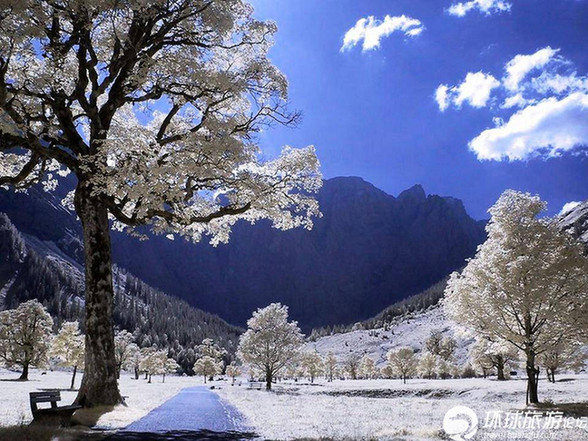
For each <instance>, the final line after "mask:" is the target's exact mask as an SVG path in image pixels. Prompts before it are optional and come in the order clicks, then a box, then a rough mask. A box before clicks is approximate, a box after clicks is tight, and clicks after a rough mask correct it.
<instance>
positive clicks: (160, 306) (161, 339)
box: [0, 213, 241, 371]
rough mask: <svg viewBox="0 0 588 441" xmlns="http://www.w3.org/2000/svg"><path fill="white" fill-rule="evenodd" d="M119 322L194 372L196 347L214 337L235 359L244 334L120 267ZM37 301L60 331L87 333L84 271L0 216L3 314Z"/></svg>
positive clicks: (116, 315) (117, 284) (116, 282)
mask: <svg viewBox="0 0 588 441" xmlns="http://www.w3.org/2000/svg"><path fill="white" fill-rule="evenodd" d="M113 280H114V288H115V297H114V311H113V315H114V322H115V325H116V326H117V327H118V328H121V329H126V330H128V331H130V332H132V333H134V334H135V339H136V341H137V343H139V344H140V345H141V346H151V345H156V346H157V347H161V348H164V347H165V348H167V349H169V352H170V356H172V357H174V358H176V359H177V361H178V362H179V363H180V365H181V366H182V367H183V368H184V369H185V370H186V371H189V370H190V369H191V366H192V364H193V362H194V360H193V359H192V358H193V357H194V350H193V348H194V347H195V346H196V345H198V344H200V343H201V342H202V340H203V339H204V338H213V339H214V340H215V341H216V342H218V343H219V344H220V345H221V346H222V347H224V348H226V349H227V350H228V352H229V354H234V352H235V350H236V343H237V341H238V336H239V334H240V333H241V329H239V328H236V327H234V326H231V325H229V324H227V323H226V322H225V321H223V320H222V319H220V318H219V317H218V316H215V315H212V314H209V313H207V312H204V311H200V310H198V309H195V308H193V307H191V306H189V305H188V304H187V303H186V302H184V301H182V300H179V299H177V298H175V297H171V296H168V295H166V294H164V293H162V292H160V291H158V290H156V289H153V288H152V287H150V286H148V285H147V284H145V283H144V282H142V281H141V280H139V279H138V278H136V277H134V276H133V275H132V274H130V273H128V272H127V271H125V270H124V269H121V268H119V267H115V268H114V278H113ZM30 299H37V300H39V301H40V302H41V303H43V305H44V306H45V307H46V308H47V309H48V311H49V312H50V313H51V315H52V316H53V317H54V319H55V320H54V321H55V322H56V326H59V325H60V324H61V323H62V322H63V321H71V320H77V321H79V322H80V325H81V328H82V330H83V329H84V277H83V268H82V266H81V265H80V264H79V263H77V262H76V261H75V260H73V259H71V258H69V257H68V256H67V255H66V254H64V253H63V252H62V251H61V250H60V249H59V247H57V246H55V244H54V243H53V242H51V241H43V240H40V239H38V238H36V237H34V236H30V235H23V234H21V233H20V232H19V231H18V230H17V228H16V227H15V226H14V225H13V223H12V222H11V220H10V219H9V218H8V216H7V215H5V214H4V213H0V310H2V309H7V308H15V307H16V306H18V305H19V304H20V303H22V302H25V301H27V300H30Z"/></svg>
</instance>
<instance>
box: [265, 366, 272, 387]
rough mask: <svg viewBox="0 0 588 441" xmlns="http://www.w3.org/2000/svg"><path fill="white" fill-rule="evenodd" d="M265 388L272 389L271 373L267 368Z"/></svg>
mask: <svg viewBox="0 0 588 441" xmlns="http://www.w3.org/2000/svg"><path fill="white" fill-rule="evenodd" d="M265 390H272V373H271V371H270V370H269V369H268V370H266V371H265Z"/></svg>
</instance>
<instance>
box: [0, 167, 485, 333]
mask: <svg viewBox="0 0 588 441" xmlns="http://www.w3.org/2000/svg"><path fill="white" fill-rule="evenodd" d="M318 199H319V202H320V206H321V211H322V212H323V215H324V216H323V217H322V218H321V219H317V220H316V223H315V227H314V229H313V230H312V231H306V230H302V229H296V230H292V231H286V232H282V231H277V230H274V229H272V228H271V227H270V226H269V224H268V223H265V222H260V223H259V224H257V225H254V226H251V225H248V224H238V225H236V228H235V231H234V234H233V236H232V238H231V241H230V243H229V244H228V245H220V246H219V247H217V248H213V247H211V246H209V245H207V244H205V243H201V244H197V245H194V244H190V243H186V242H183V241H180V240H176V241H169V240H167V239H165V238H162V237H154V238H151V239H150V240H148V241H138V240H136V239H134V238H131V237H128V236H125V235H122V234H118V233H114V234H113V246H114V260H115V262H116V263H117V264H118V265H119V266H121V267H124V268H126V269H128V270H129V271H130V272H131V273H133V274H135V275H136V276H137V277H139V278H140V279H142V280H144V281H145V282H147V283H149V284H150V285H152V286H154V287H157V288H160V289H162V290H163V291H165V292H167V293H169V294H173V295H175V296H178V297H180V298H182V299H185V300H187V301H188V302H189V303H190V304H191V305H193V306H196V307H198V308H201V309H204V310H206V311H209V312H214V313H217V314H219V315H220V316H221V317H223V318H224V319H226V320H228V321H229V322H232V323H235V324H240V325H242V324H244V323H245V321H246V320H247V318H248V317H250V315H251V312H252V311H253V310H254V309H255V308H257V307H260V306H265V305H267V304H268V303H270V302H275V301H280V302H282V303H284V304H286V305H288V306H290V312H291V315H292V316H293V317H294V318H295V319H296V320H299V322H300V324H301V325H302V327H303V328H305V329H306V330H308V329H310V328H312V327H317V326H324V325H329V324H338V323H350V322H354V321H359V320H362V319H366V318H368V317H371V316H373V315H375V314H376V313H377V312H379V311H380V310H382V309H383V308H384V307H386V306H388V305H390V304H392V303H394V302H396V301H398V300H401V299H403V298H405V297H407V296H408V295H411V294H414V293H416V292H419V291H421V290H423V289H425V288H427V287H429V286H430V285H432V284H433V283H435V282H437V281H438V280H440V279H442V278H443V277H445V276H446V275H447V274H449V273H450V272H451V271H453V270H455V269H457V268H459V267H461V266H462V265H463V264H464V261H465V259H466V258H467V257H470V256H472V255H473V254H474V252H475V249H476V246H477V245H478V244H479V243H481V242H482V241H483V240H484V238H485V233H484V224H483V223H481V222H477V221H475V220H473V219H472V218H470V217H469V216H468V215H467V213H466V211H465V209H464V207H463V204H462V203H461V201H459V200H457V199H454V198H450V197H440V196H435V195H429V196H427V195H426V193H425V191H424V189H423V188H422V187H421V186H420V185H416V186H414V187H412V188H410V189H408V190H406V191H404V192H402V193H401V194H400V195H399V196H398V197H397V198H395V197H393V196H390V195H388V194H386V193H384V192H383V191H381V190H379V189H377V188H375V187H374V186H373V185H371V184H369V183H367V182H365V181H364V180H362V179H361V178H355V177H345V178H334V179H330V180H327V181H325V183H324V187H323V188H322V190H321V192H320V193H319V195H318ZM0 211H5V212H7V213H8V215H9V217H10V218H11V219H12V220H13V222H14V223H15V225H16V226H17V227H18V228H19V230H20V231H22V232H24V233H26V234H30V235H32V236H35V237H37V238H39V239H40V240H43V241H51V242H52V243H54V244H56V246H57V247H58V248H59V249H60V251H62V252H63V253H65V254H67V255H69V256H71V257H72V259H76V260H78V261H79V257H80V254H79V251H80V246H79V243H77V242H76V238H77V237H79V226H78V225H77V221H76V220H75V216H73V215H72V214H70V213H67V212H65V211H64V210H63V209H62V208H61V207H60V206H59V204H58V203H57V202H56V198H55V197H54V196H52V195H46V194H41V193H39V192H32V194H31V195H29V196H24V195H13V194H8V193H6V192H0Z"/></svg>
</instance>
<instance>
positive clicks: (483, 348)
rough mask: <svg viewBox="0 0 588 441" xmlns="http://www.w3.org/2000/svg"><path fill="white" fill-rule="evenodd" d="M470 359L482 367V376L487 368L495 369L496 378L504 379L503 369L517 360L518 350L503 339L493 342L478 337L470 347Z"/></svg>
mask: <svg viewBox="0 0 588 441" xmlns="http://www.w3.org/2000/svg"><path fill="white" fill-rule="evenodd" d="M470 359H471V360H472V362H473V363H474V364H475V365H477V366H479V367H480V368H481V369H482V372H483V374H484V377H486V375H487V373H488V370H489V369H496V378H497V379H498V380H506V379H507V376H506V375H505V371H509V370H510V367H511V365H512V364H513V363H515V362H516V361H518V360H519V350H518V349H517V348H515V347H514V346H513V345H511V344H510V343H508V342H506V341H504V340H501V341H498V342H495V341H491V340H488V339H487V338H479V339H477V341H476V343H474V345H473V347H472V349H471V353H470ZM507 373H508V372H507Z"/></svg>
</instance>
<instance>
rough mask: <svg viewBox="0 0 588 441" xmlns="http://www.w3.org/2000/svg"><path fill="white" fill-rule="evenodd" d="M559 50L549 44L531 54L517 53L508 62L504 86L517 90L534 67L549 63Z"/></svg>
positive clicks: (537, 67)
mask: <svg viewBox="0 0 588 441" xmlns="http://www.w3.org/2000/svg"><path fill="white" fill-rule="evenodd" d="M557 52H558V50H555V49H551V47H549V46H547V47H545V48H543V49H540V50H538V51H537V52H535V53H534V54H531V55H517V56H516V57H514V58H513V59H512V60H510V61H509V62H508V63H506V67H505V69H506V76H505V78H504V87H506V88H507V89H509V90H516V89H517V88H518V87H519V84H520V82H521V81H522V80H523V79H524V78H525V77H526V76H527V74H528V73H529V72H531V71H532V70H533V69H539V68H542V67H544V66H545V65H546V64H547V63H549V62H550V61H551V60H552V59H553V57H554V56H555V54H557Z"/></svg>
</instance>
